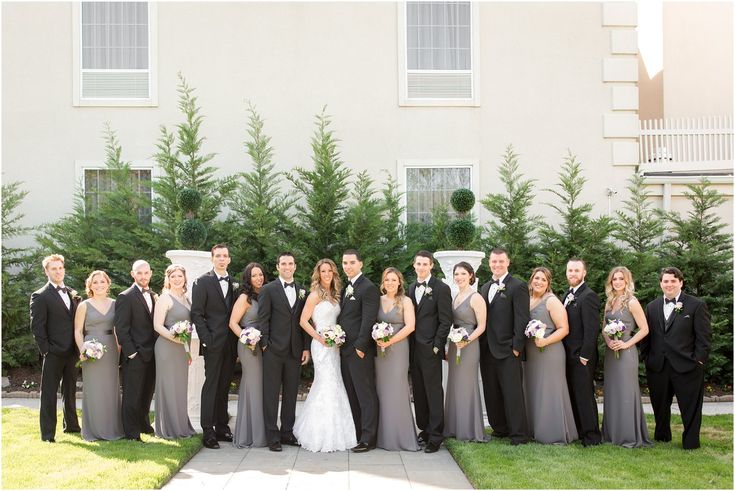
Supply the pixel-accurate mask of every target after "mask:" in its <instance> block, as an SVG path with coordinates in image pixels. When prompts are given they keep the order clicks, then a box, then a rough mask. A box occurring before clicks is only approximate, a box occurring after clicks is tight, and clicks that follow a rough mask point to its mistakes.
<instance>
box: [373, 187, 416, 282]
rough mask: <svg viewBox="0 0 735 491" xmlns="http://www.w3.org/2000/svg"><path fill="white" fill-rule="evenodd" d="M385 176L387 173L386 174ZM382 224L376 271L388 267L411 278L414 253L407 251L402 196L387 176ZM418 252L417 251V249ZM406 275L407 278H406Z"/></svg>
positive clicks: (383, 191) (384, 188) (383, 192)
mask: <svg viewBox="0 0 735 491" xmlns="http://www.w3.org/2000/svg"><path fill="white" fill-rule="evenodd" d="M386 174H387V173H386ZM382 194H383V199H382V205H383V224H382V228H381V231H382V234H381V235H382V236H381V247H380V250H379V251H378V256H377V257H376V259H375V264H376V270H378V271H380V274H382V271H383V270H385V268H387V267H388V266H393V267H396V268H398V269H399V270H401V271H402V272H403V273H404V279H406V280H407V279H408V276H410V277H412V276H413V275H414V274H415V273H414V270H413V255H414V254H415V253H416V251H413V250H410V249H407V247H406V245H407V232H406V225H405V224H404V223H403V213H404V212H405V211H406V208H405V206H403V205H402V204H401V198H402V194H403V193H401V192H400V191H399V189H398V183H397V182H396V180H395V179H393V177H391V176H390V174H388V177H387V179H386V181H385V182H384V184H383V190H382ZM417 250H418V249H417ZM407 273H408V276H407Z"/></svg>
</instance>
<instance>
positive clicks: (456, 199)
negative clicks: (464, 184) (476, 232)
mask: <svg viewBox="0 0 735 491" xmlns="http://www.w3.org/2000/svg"><path fill="white" fill-rule="evenodd" d="M450 202H451V203H452V208H454V210H455V211H456V212H457V213H461V214H464V213H467V212H468V211H470V210H471V209H472V207H473V206H475V193H473V192H472V191H471V190H469V189H467V188H459V189H457V190H456V191H454V192H453V193H452V197H451V199H450Z"/></svg>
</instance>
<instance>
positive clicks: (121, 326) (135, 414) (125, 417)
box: [115, 284, 158, 439]
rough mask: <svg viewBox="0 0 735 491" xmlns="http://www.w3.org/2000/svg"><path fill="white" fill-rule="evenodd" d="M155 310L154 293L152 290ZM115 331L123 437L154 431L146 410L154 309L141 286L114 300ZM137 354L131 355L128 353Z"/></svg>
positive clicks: (152, 375) (152, 383)
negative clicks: (121, 386) (119, 355)
mask: <svg viewBox="0 0 735 491" xmlns="http://www.w3.org/2000/svg"><path fill="white" fill-rule="evenodd" d="M151 304H152V305H153V307H154V309H155V296H154V295H153V292H151ZM115 334H116V335H117V340H118V342H119V343H120V347H121V348H122V355H123V356H122V369H123V370H122V371H123V380H122V385H123V397H122V422H123V430H124V431H125V438H131V439H135V438H139V437H140V434H141V432H143V433H153V428H152V427H151V422H150V417H149V413H150V411H151V401H152V400H153V391H154V389H155V387H156V360H155V358H154V356H153V347H154V346H155V344H156V338H158V333H157V332H156V331H155V329H153V312H152V311H151V310H149V309H148V303H147V302H146V300H145V297H144V296H143V293H142V292H141V290H140V288H139V287H138V286H137V285H135V284H134V285H133V286H131V287H130V288H128V289H127V290H125V291H124V292H122V293H120V294H119V295H118V296H117V300H116V301H115ZM133 353H137V354H136V355H135V356H134V357H133V358H130V355H132V354H133Z"/></svg>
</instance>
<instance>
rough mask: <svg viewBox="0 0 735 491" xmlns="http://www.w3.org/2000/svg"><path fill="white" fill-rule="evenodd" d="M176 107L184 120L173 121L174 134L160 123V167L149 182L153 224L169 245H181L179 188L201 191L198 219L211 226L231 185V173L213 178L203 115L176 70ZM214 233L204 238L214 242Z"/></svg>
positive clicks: (210, 154)
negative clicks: (179, 232) (203, 127)
mask: <svg viewBox="0 0 735 491" xmlns="http://www.w3.org/2000/svg"><path fill="white" fill-rule="evenodd" d="M178 77H179V84H178V86H177V92H178V93H179V110H180V111H181V113H182V114H183V115H184V119H185V121H184V122H182V123H179V124H177V125H176V134H174V133H172V132H170V131H169V130H167V129H166V127H165V126H161V135H160V137H159V139H158V142H157V143H156V148H157V149H158V151H157V153H156V154H155V156H154V158H155V159H156V162H157V163H158V165H159V166H160V168H161V171H162V175H161V177H159V178H158V179H156V180H155V181H154V183H153V189H154V191H155V194H156V198H155V199H154V201H153V207H154V214H155V215H156V217H157V218H158V219H159V220H158V222H156V227H157V228H158V230H159V233H160V234H161V237H162V239H163V240H164V241H165V242H167V243H168V244H169V245H173V244H176V247H181V243H180V241H179V239H178V237H177V233H176V231H177V229H178V227H179V224H180V223H181V221H182V220H183V219H184V214H183V211H182V210H181V209H180V208H179V204H178V196H179V192H180V191H181V190H182V189H184V188H192V189H196V190H197V191H199V193H201V196H202V204H201V208H200V210H201V211H200V212H199V217H198V218H199V219H200V220H202V222H204V224H205V225H206V226H207V227H208V228H211V226H212V224H213V222H214V220H215V218H216V217H217V215H218V214H219V212H220V208H221V206H222V203H224V202H225V200H226V199H227V198H228V197H229V194H230V193H231V192H232V190H233V189H234V186H235V180H234V179H233V178H232V177H225V178H222V179H217V178H215V176H214V174H215V171H216V168H215V167H213V166H211V165H208V164H209V162H210V161H211V160H212V159H213V158H214V156H215V155H216V154H214V153H203V152H202V147H203V144H204V140H205V138H204V137H203V136H200V133H201V126H202V122H203V121H204V116H202V115H201V114H200V108H199V107H198V106H197V98H196V96H194V90H195V89H193V88H191V87H189V85H188V83H187V82H186V79H185V78H184V77H183V75H181V73H179V74H178ZM217 239H218V237H212V236H211V234H210V237H209V239H207V240H208V242H211V243H214V242H217Z"/></svg>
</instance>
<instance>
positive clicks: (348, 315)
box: [337, 249, 380, 453]
mask: <svg viewBox="0 0 735 491" xmlns="http://www.w3.org/2000/svg"><path fill="white" fill-rule="evenodd" d="M342 269H343V270H344V272H345V274H346V275H347V279H348V281H347V282H346V283H345V286H344V288H342V296H341V297H340V307H341V308H342V310H341V311H340V313H339V316H338V317H337V322H338V323H339V325H340V326H342V329H343V330H344V331H345V334H346V335H347V339H346V341H345V343H344V345H342V347H341V348H340V355H341V368H342V380H343V381H344V383H345V389H347V397H348V398H349V400H350V409H351V410H352V419H353V421H354V422H355V433H356V436H357V442H358V443H357V445H356V446H355V447H354V448H353V449H352V451H353V452H355V453H362V452H368V451H370V450H372V449H374V448H375V445H376V443H377V439H378V409H379V406H378V393H377V392H376V390H375V354H376V348H375V341H373V339H372V335H371V334H372V330H373V325H374V324H375V322H376V320H377V318H378V308H379V306H380V293H379V292H378V288H377V287H376V286H375V285H374V284H373V282H372V281H370V280H369V279H367V278H366V277H365V275H363V274H362V258H361V257H360V253H359V252H357V251H356V250H354V249H348V250H346V251H345V252H344V254H343V255H342Z"/></svg>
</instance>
